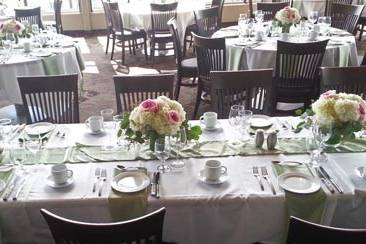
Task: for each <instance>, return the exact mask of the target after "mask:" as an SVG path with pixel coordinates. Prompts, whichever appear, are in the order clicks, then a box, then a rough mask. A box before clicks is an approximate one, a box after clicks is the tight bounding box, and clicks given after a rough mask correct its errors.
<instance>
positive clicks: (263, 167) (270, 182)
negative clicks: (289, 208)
mask: <svg viewBox="0 0 366 244" xmlns="http://www.w3.org/2000/svg"><path fill="white" fill-rule="evenodd" d="M261 172H262V176H263V178H264V179H265V180H266V181H267V182H268V185H269V186H270V187H271V190H272V193H273V195H276V194H277V193H276V190H275V188H274V186H273V184H272V181H271V179H270V178H269V175H268V172H267V168H266V166H262V167H261Z"/></svg>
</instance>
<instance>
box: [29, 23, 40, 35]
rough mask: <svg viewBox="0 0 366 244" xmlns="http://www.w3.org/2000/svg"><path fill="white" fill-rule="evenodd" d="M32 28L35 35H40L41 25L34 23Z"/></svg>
mask: <svg viewBox="0 0 366 244" xmlns="http://www.w3.org/2000/svg"><path fill="white" fill-rule="evenodd" d="M31 28H32V33H33V35H35V36H36V35H38V34H39V26H38V25H37V24H33V25H32V26H31Z"/></svg>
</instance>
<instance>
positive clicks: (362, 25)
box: [357, 16, 366, 41]
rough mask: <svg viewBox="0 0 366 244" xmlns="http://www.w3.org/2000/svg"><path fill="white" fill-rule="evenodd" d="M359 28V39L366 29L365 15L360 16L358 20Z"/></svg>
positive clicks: (359, 39)
mask: <svg viewBox="0 0 366 244" xmlns="http://www.w3.org/2000/svg"><path fill="white" fill-rule="evenodd" d="M358 25H359V26H358V28H357V30H358V31H359V32H360V34H359V36H358V41H361V40H362V35H363V32H364V31H365V26H366V17H365V16H360V19H359V20H358Z"/></svg>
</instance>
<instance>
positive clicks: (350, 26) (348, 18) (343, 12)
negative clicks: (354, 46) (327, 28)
mask: <svg viewBox="0 0 366 244" xmlns="http://www.w3.org/2000/svg"><path fill="white" fill-rule="evenodd" d="M363 8H364V5H350V4H338V3H333V4H332V11H331V15H330V16H331V17H332V24H331V25H332V27H335V28H339V29H342V30H345V31H348V32H349V33H351V34H354V35H355V34H356V31H357V23H358V20H359V19H360V16H361V14H362V11H363Z"/></svg>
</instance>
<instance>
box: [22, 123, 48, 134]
mask: <svg viewBox="0 0 366 244" xmlns="http://www.w3.org/2000/svg"><path fill="white" fill-rule="evenodd" d="M53 129H55V125H54V124H52V123H49V122H40V123H35V124H32V125H27V126H26V127H25V129H24V130H25V133H27V135H29V136H38V135H45V134H47V133H49V132H51V131H52V130H53Z"/></svg>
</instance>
